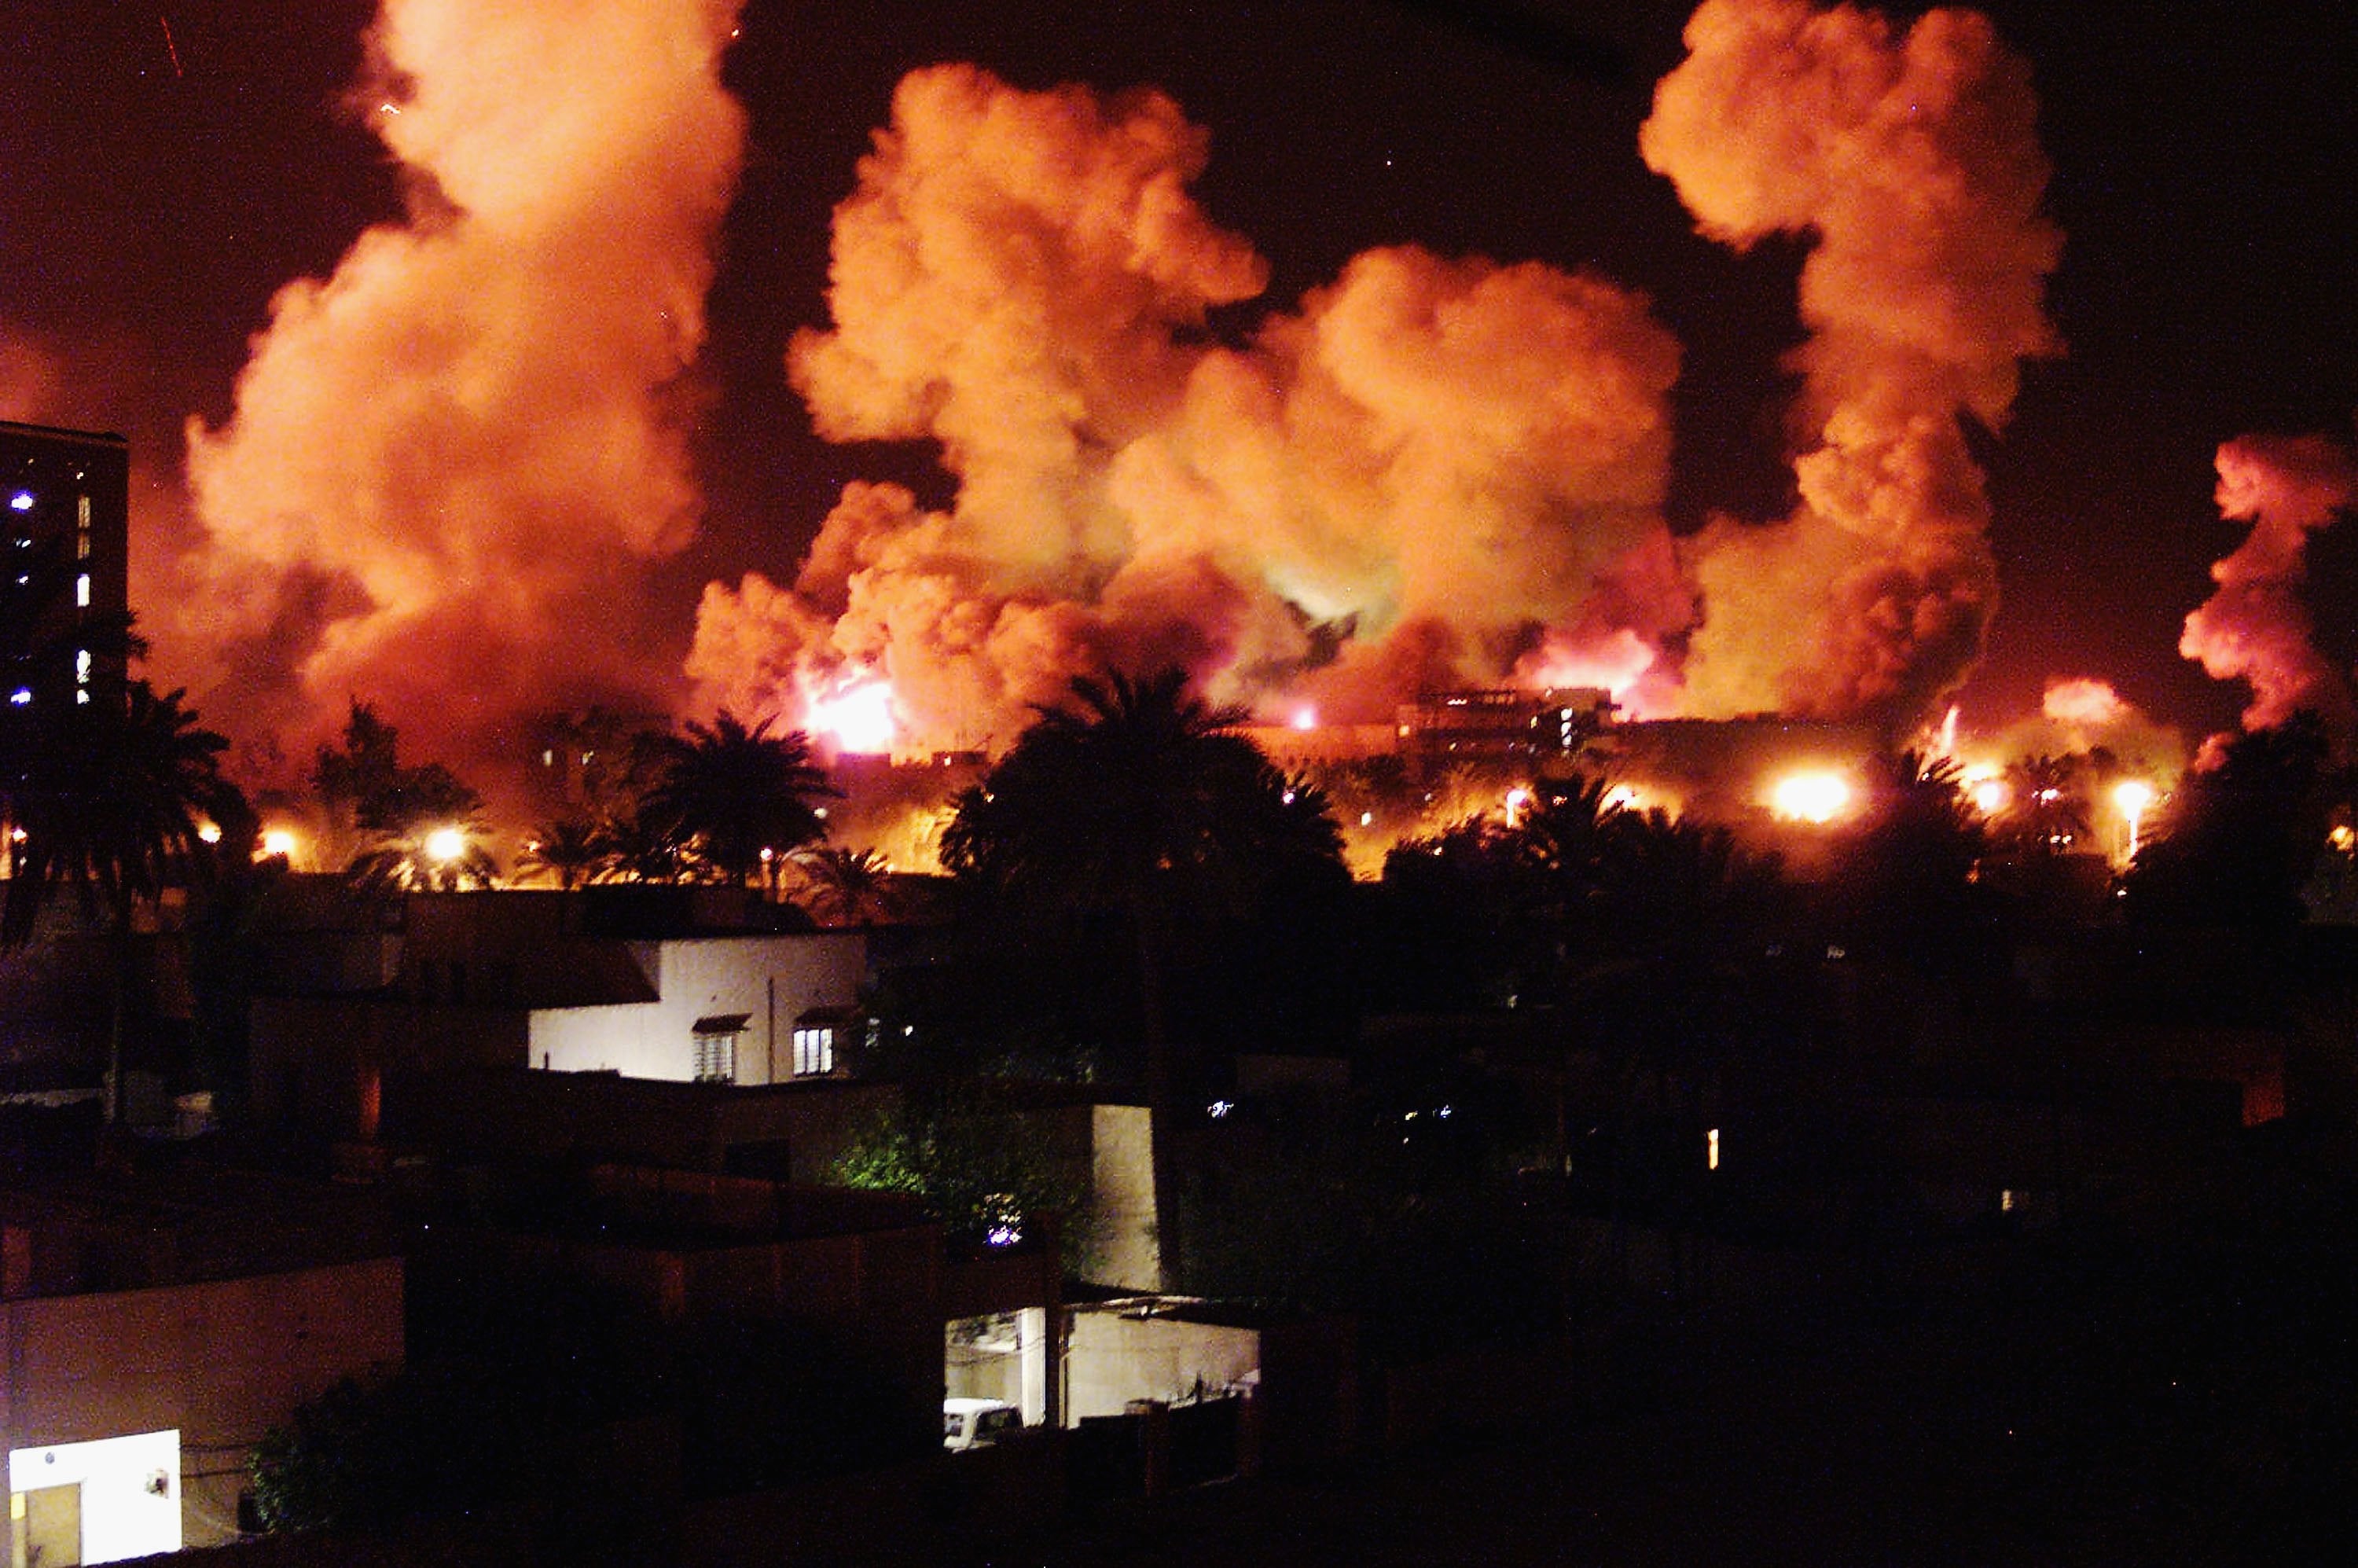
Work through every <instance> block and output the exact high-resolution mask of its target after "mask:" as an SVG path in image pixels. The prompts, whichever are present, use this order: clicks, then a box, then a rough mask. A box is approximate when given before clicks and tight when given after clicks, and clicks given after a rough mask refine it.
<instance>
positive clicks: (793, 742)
mask: <svg viewBox="0 0 2358 1568" xmlns="http://www.w3.org/2000/svg"><path fill="white" fill-rule="evenodd" d="M772 723H773V719H762V720H761V721H760V722H758V723H755V724H753V725H751V726H748V725H747V724H746V723H745V722H744V721H743V720H742V719H739V718H738V717H737V716H736V715H735V714H733V713H731V712H730V711H729V710H728V709H727V708H722V709H721V710H720V712H719V714H717V715H716V716H715V717H714V719H713V720H712V722H711V723H710V724H708V725H707V724H703V723H699V722H698V721H697V720H694V719H690V720H689V721H688V722H687V725H686V727H685V728H686V731H687V732H686V734H684V735H659V736H655V737H654V738H652V739H651V740H650V741H649V742H648V745H649V749H650V752H651V754H652V755H653V757H654V761H655V763H656V769H657V771H656V774H655V778H654V784H652V785H651V786H650V787H649V788H648V790H647V792H646V794H645V795H644V796H642V797H641V799H640V802H639V809H638V814H637V815H638V820H639V822H640V824H641V825H642V826H643V827H646V828H649V829H651V830H652V831H653V832H654V833H655V834H656V835H658V836H659V837H661V838H664V839H665V840H667V841H669V842H670V843H672V844H674V845H676V846H677V847H679V848H680V849H684V850H686V851H687V852H688V853H689V854H691V855H692V856H693V857H694V858H695V859H696V860H699V861H701V862H702V863H703V864H705V865H706V866H708V867H710V868H711V869H712V871H715V872H717V873H719V875H720V876H721V877H722V878H724V879H726V880H727V881H730V882H731V883H732V884H735V885H738V886H742V885H744V884H745V883H746V882H747V881H751V880H752V877H753V875H754V874H755V873H756V872H757V871H760V870H761V869H762V851H763V850H764V849H767V850H769V851H770V852H771V853H772V855H773V856H777V855H783V854H785V853H786V852H787V851H789V850H791V849H797V848H799V847H800V846H802V845H805V844H808V843H813V842H815V841H817V839H819V838H824V837H825V836H826V833H827V823H826V821H825V819H824V818H822V817H821V816H819V815H818V811H817V807H816V806H815V805H814V804H813V803H814V802H816V801H818V800H820V799H823V798H826V797H827V796H830V795H834V794H835V791H834V790H832V789H831V788H829V787H828V785H827V775H826V774H825V773H822V772H821V771H820V770H819V769H818V768H817V766H815V765H813V763H812V762H811V760H810V738H809V737H808V736H807V735H806V734H804V733H803V732H802V731H801V730H788V731H787V732H785V733H784V734H772V733H771V730H770V727H771V725H772Z"/></svg>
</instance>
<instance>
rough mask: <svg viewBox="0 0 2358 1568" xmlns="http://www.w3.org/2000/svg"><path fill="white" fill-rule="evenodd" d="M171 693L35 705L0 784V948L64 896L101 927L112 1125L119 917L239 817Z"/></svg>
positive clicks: (122, 989)
mask: <svg viewBox="0 0 2358 1568" xmlns="http://www.w3.org/2000/svg"><path fill="white" fill-rule="evenodd" d="M185 695H186V694H185V693H184V692H181V691H178V690H175V691H172V692H170V693H168V694H167V695H164V696H161V697H159V696H157V694H156V691H155V689H154V688H153V687H150V686H149V685H148V684H147V683H146V681H144V680H141V681H133V682H130V683H129V684H128V685H127V686H126V687H125V688H124V691H123V694H122V700H121V701H120V702H117V701H115V700H113V699H112V698H111V697H102V698H101V699H100V700H98V701H94V702H89V703H72V704H68V703H63V702H50V703H44V704H38V705H37V706H38V708H39V716H38V719H37V721H36V722H35V723H34V724H33V725H31V726H30V727H29V737H28V738H29V740H30V742H31V743H30V744H29V746H27V748H26V749H25V750H24V752H22V753H21V754H19V755H18V756H17V757H16V758H15V759H14V766H13V768H12V770H11V773H10V776H9V778H8V786H9V787H8V799H7V807H8V817H9V820H10V822H11V823H12V824H13V833H12V837H14V836H15V835H21V837H16V838H15V841H14V844H13V849H14V854H13V856H12V860H13V874H12V875H11V877H10V879H9V882H8V893H7V899H6V903H5V907H0V940H5V941H6V942H7V943H8V944H10V945H15V944H18V943H22V942H24V941H25V940H27V938H28V937H29V936H30V935H32V931H33V925H34V922H35V920H36V919H37V918H38V914H39V912H40V909H41V907H42V905H43V904H44V903H46V902H47V901H48V899H49V897H50V896H51V895H52V894H53V893H54V892H57V891H58V890H59V889H60V888H64V887H70V888H71V889H72V890H73V891H74V892H75V894H76V895H77V896H78V897H79V898H80V900H81V905H82V908H83V912H84V914H85V915H86V916H87V917H88V918H90V919H92V922H93V923H99V922H103V925H104V929H105V931H106V933H107V937H108V946H109V948H110V951H111V957H112V960H113V961H112V966H111V967H112V972H113V975H114V985H113V988H112V990H113V995H112V997H111V1001H112V1008H111V1011H110V1017H109V1025H108V1033H107V1100H106V1117H107V1119H108V1120H109V1121H113V1120H114V1119H115V1116H116V1113H117V1110H118V1108H119V1106H120V1103H121V1102H120V1098H119V1096H120V1094H121V1087H120V1086H121V1084H122V1065H123V1031H124V1014H125V1013H126V1011H128V1009H129V1004H130V993H131V987H132V972H133V966H132V950H131V917H132V911H133V909H134V908H135V906H136V905H137V904H138V903H140V902H142V901H148V902H152V901H154V900H155V899H157V897H159V896H161V894H162V893H163V892H164V890H165V888H166V887H168V886H169V885H171V884H172V883H173V882H175V881H179V880H182V879H185V878H187V877H189V876H190V875H191V874H192V873H194V872H196V871H200V869H201V868H203V867H204V866H205V865H206V864H207V863H208V862H207V857H206V854H205V849H206V846H205V842H204V838H203V831H204V828H205V827H206V825H207V824H208V823H209V822H210V821H211V820H212V819H213V818H214V817H215V816H241V817H243V816H250V815H251V814H250V813H246V812H244V811H243V808H242V805H241V804H240V803H239V802H238V801H237V797H236V791H235V790H234V789H233V786H231V785H230V784H228V783H227V782H226V781H224V780H223V779H222V774H221V753H222V751H223V749H224V748H226V747H227V745H228V741H226V740H224V739H223V738H222V736H220V735H217V734H215V733H214V732H213V731H211V730H205V729H201V728H200V727H199V725H198V722H197V716H196V714H195V713H194V712H193V711H192V710H191V709H189V708H188V707H186V706H185V705H184V703H183V701H182V699H183V697H185Z"/></svg>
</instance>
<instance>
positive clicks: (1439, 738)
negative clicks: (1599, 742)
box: [1397, 687, 1613, 769]
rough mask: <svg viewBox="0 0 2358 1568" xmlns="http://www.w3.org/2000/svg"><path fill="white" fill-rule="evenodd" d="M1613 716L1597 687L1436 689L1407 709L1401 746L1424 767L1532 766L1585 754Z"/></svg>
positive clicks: (1610, 705)
mask: <svg viewBox="0 0 2358 1568" xmlns="http://www.w3.org/2000/svg"><path fill="white" fill-rule="evenodd" d="M1612 718H1613V698H1612V697H1611V695H1610V694H1609V693H1606V692H1604V691H1600V690H1597V689H1595V688H1594V687H1573V688H1570V689H1564V690H1551V691H1517V690H1478V691H1446V692H1430V693H1427V694H1425V695H1423V696H1422V697H1418V698H1417V699H1416V700H1415V701H1414V702H1412V703H1403V704H1402V705H1401V709H1400V717H1399V723H1398V726H1397V732H1398V738H1399V741H1400V749H1401V752H1403V753H1405V754H1406V755H1407V756H1408V758H1409V759H1410V761H1411V762H1413V763H1415V764H1417V765H1418V767H1419V768H1420V769H1425V768H1431V767H1435V766H1442V765H1446V764H1448V763H1450V762H1529V763H1540V762H1547V761H1550V760H1552V759H1569V758H1572V757H1574V756H1577V755H1578V754H1579V752H1581V750H1582V749H1583V748H1584V747H1585V746H1586V745H1587V743H1588V741H1590V739H1591V738H1593V737H1594V736H1595V735H1597V734H1598V733H1599V732H1601V731H1602V730H1604V729H1605V728H1606V725H1608V724H1609V723H1610V722H1611V721H1612Z"/></svg>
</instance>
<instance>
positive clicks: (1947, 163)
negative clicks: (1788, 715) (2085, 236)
mask: <svg viewBox="0 0 2358 1568" xmlns="http://www.w3.org/2000/svg"><path fill="white" fill-rule="evenodd" d="M1686 42H1687V48H1688V49H1689V55H1688V58H1687V59H1686V61H1685V62H1684V63H1683V64H1682V65H1681V66H1680V67H1679V68H1678V70H1675V71H1673V72H1671V75H1669V76H1667V77H1665V78H1664V79H1663V80H1662V81H1661V82H1660V85H1659V86H1658V88H1657V90H1656V92H1655V99H1654V113H1653V115H1652V117H1651V118H1650V120H1648V121H1647V123H1646V124H1645V127H1644V129H1643V130H1642V132H1641V133H1640V137H1639V146H1640V150H1641V151H1642V152H1643V153H1644V155H1645V158H1646V161H1647V163H1648V165H1649V166H1650V167H1651V168H1654V169H1655V170H1656V171H1657V172H1659V173H1660V174H1662V175H1665V176H1667V177H1668V178H1670V179H1671V181H1672V182H1673V183H1675V184H1676V186H1677V187H1678V190H1679V195H1680V197H1681V198H1682V200H1684V201H1685V202H1686V204H1687V207H1688V210H1689V211H1692V212H1693V214H1694V215H1695V219H1696V223H1697V227H1698V228H1699V229H1700V230H1701V232H1704V234H1706V235H1708V236H1710V237H1711V238H1713V239H1715V240H1719V241H1721V242H1723V243H1726V244H1729V245H1732V246H1735V247H1736V248H1738V249H1742V248H1745V247H1747V246H1749V245H1751V244H1753V243H1757V242H1758V241H1759V240H1761V239H1763V238H1766V237H1767V236H1769V235H1771V234H1780V233H1782V234H1796V235H1802V234H1805V235H1808V236H1809V237H1810V239H1811V241H1812V250H1811V253H1810V255H1809V258H1808V260H1807V262H1806V263H1805V264H1804V265H1803V266H1802V269H1801V301H1800V305H1801V320H1802V322H1803V324H1804V325H1805V326H1806V327H1807V328H1808V329H1809V331H1810V334H1811V336H1810V338H1809V341H1807V342H1806V343H1804V344H1803V345H1802V346H1801V349H1800V350H1799V351H1796V353H1795V355H1794V363H1795V365H1796V367H1797V368H1798V369H1800V370H1801V373H1803V375H1804V377H1805V385H1804V392H1803V397H1802V405H1801V408H1800V409H1799V410H1798V416H1799V418H1798V423H1799V424H1801V425H1802V426H1804V427H1806V428H1807V430H1808V431H1809V436H1808V440H1809V441H1810V443H1811V444H1810V445H1809V447H1808V449H1806V450H1804V451H1803V452H1802V453H1801V455H1800V456H1799V457H1798V458H1797V459H1796V460H1795V463H1794V471H1795V477H1796V478H1797V480H1798V481H1799V485H1800V491H1801V503H1800V505H1799V507H1798V508H1797V509H1796V511H1795V512H1794V514H1793V515H1792V516H1790V518H1787V519H1786V520H1784V521H1783V522H1781V523H1779V524H1774V525H1770V526H1750V525H1746V524H1739V523H1738V522H1736V521H1735V520H1734V519H1727V518H1723V519H1720V520H1719V521H1717V522H1715V523H1714V524H1712V525H1711V526H1710V527H1709V528H1708V529H1706V530H1705V531H1704V533H1703V534H1702V535H1699V536H1698V537H1697V538H1696V539H1694V540H1693V541H1692V542H1691V544H1690V545H1689V546H1688V547H1687V549H1686V552H1685V553H1686V557H1687V559H1688V561H1689V563H1690V565H1691V568H1692V570H1693V576H1694V579H1695V581H1696V584H1697V587H1698V588H1699V589H1700V591H1701V596H1702V600H1703V606H1704V611H1703V615H1704V619H1703V624H1702V625H1701V627H1700V628H1698V629H1697V631H1696V633H1695V634H1694V636H1693V642H1692V647H1691V652H1690V655H1689V658H1688V660H1687V663H1686V666H1685V675H1686V693H1685V697H1684V698H1683V706H1684V708H1686V710H1687V711H1689V712H1691V713H1693V714H1696V715H1699V716H1704V717H1716V716H1725V715H1729V714H1735V713H1741V712H1746V711H1752V710H1763V709H1778V710H1782V711H1786V712H1794V713H1806V714H1818V715H1826V716H1859V717H1871V718H1881V719H1887V720H1893V721H1907V720H1911V719H1915V718H1917V717H1919V716H1920V714H1922V713H1923V712H1924V711H1926V710H1927V709H1928V708H1930V707H1931V704H1932V702H1933V701H1934V699H1936V698H1937V697H1939V696H1940V695H1942V693H1943V692H1944V691H1945V690H1947V689H1948V688H1949V687H1952V685H1954V684H1955V682H1956V681H1957V680H1958V679H1959V677H1960V676H1962V675H1963V673H1964V671H1965V670H1966V668H1967V667H1968V666H1969V665H1971V663H1972V662H1973V660H1974V658H1975V657H1976V656H1977V654H1979V652H1980V648H1981V639H1982V632H1983V628H1984V627H1985V624H1986V623H1987V622H1988V620H1989V617H1990V614H1991V612H1992V611H1993V609H1994V608H1995V605H1996V569H1995V567H1994V564H1993V562H1992V559H1991V556H1990V552H1989V546H1988V543H1987V541H1986V540H1985V537H1984V529H1985V525H1986V524H1987V522H1988V520H1989V505H1988V502H1987V500H1986V498H1985V494H1984V492H1983V487H1982V476H1981V472H1980V470H1978V469H1977V468H1976V467H1975V466H1974V461H1973V460H1972V456H1971V454H1970V452H1969V451H1968V449H1967V447H1966V441H1965V435H1964V431H1963V428H1962V427H1961V424H1960V419H1961V416H1965V415H1970V416H1972V417H1974V419H1976V420H1978V421H1980V422H1981V423H1982V424H1983V425H1985V426H1989V427H1996V426H1997V425H1999V424H2001V423H2002V422H2003V421H2004V420H2005V418H2006V414H2007V411H2008V409H2009V408H2010V406H2012V404H2013V401H2014V396H2015V392H2016V388H2017V365H2018V362H2020V360H2021V359H2022V358H2023V357H2024V356H2026V355H2034V354H2045V353H2052V352H2054V351H2056V350H2057V347H2058V344H2057V341H2056V338H2055V335H2054V333H2053V332H2052V330H2050V327H2049V325H2048V322H2047V320H2046V318H2045V316H2044V315H2043V313H2042V310H2041V306H2040V297H2041V293H2042V287H2043V280H2044V279H2045V277H2046V275H2047V274H2048V273H2049V272H2050V271H2051V270H2052V269H2053V268H2054V266H2055V264H2056V261H2057V259H2058V255H2059V253H2060V249H2061V235H2060V234H2059V232H2057V231H2056V230H2055V229H2054V228H2053V227H2052V226H2051V225H2050V224H2049V223H2047V222H2044V221H2043V220H2042V219H2041V218H2040V217H2039V200H2040V197H2041V194H2042V192H2043V190H2044V189H2045V186H2046V181H2047V166H2046V163H2045V160H2044V159H2043V157H2041V155H2040V153H2039V147H2038V144H2037V141H2036V139H2035V137H2034V135H2033V127H2032V122H2033V119H2034V114H2035V107H2036V105H2035V103H2034V100H2033V98H2032V95H2031V91H2030V84H2029V79H2028V70H2026V68H2025V67H2024V66H2023V64H2022V63H2021V62H2020V61H2019V60H2017V59H2015V58H2014V57H2013V56H2011V55H2009V54H2008V53H2006V50H2005V49H2002V48H2001V47H1999V45H1998V43H1997V41H1996V38H1995V36H1994V35H1993V33H1992V30H1991V28H1990V26H1989V24H1988V22H1987V21H1986V20H1985V18H1983V17H1982V16H1978V15H1975V14H1974V13H1971V12H1963V11H1931V12H1929V13H1927V14H1926V15H1925V16H1923V17H1922V18H1921V19H1920V20H1919V21H1918V22H1916V24H1915V25H1914V26H1913V27H1909V28H1908V29H1907V30H1906V31H1905V32H1903V33H1897V34H1895V32H1894V30H1893V28H1892V27H1890V25H1889V24H1888V23H1887V22H1886V21H1885V20H1884V19H1883V18H1882V17H1880V16H1876V15H1874V14H1872V13H1869V12H1864V11H1859V10H1855V9H1853V8H1851V7H1849V6H1840V7H1837V8H1834V9H1833V10H1826V11H1820V10H1817V9H1815V8H1813V7H1812V6H1811V5H1807V4H1804V3H1802V0H1706V3H1705V4H1704V5H1703V6H1702V7H1701V8H1700V9H1698V10H1697V11H1696V12H1695V14H1694V16H1693V18H1692V19H1691V20H1690V21H1689V23H1688V24H1687V30H1686Z"/></svg>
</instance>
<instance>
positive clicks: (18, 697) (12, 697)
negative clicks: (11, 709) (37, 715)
mask: <svg viewBox="0 0 2358 1568" xmlns="http://www.w3.org/2000/svg"><path fill="white" fill-rule="evenodd" d="M8 700H9V701H10V702H13V703H15V704H16V706H17V707H19V708H22V707H24V706H25V705H26V704H27V703H28V702H30V701H32V700H33V688H32V687H28V686H20V687H17V688H16V690H14V691H12V692H10V693H9V694H8Z"/></svg>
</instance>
